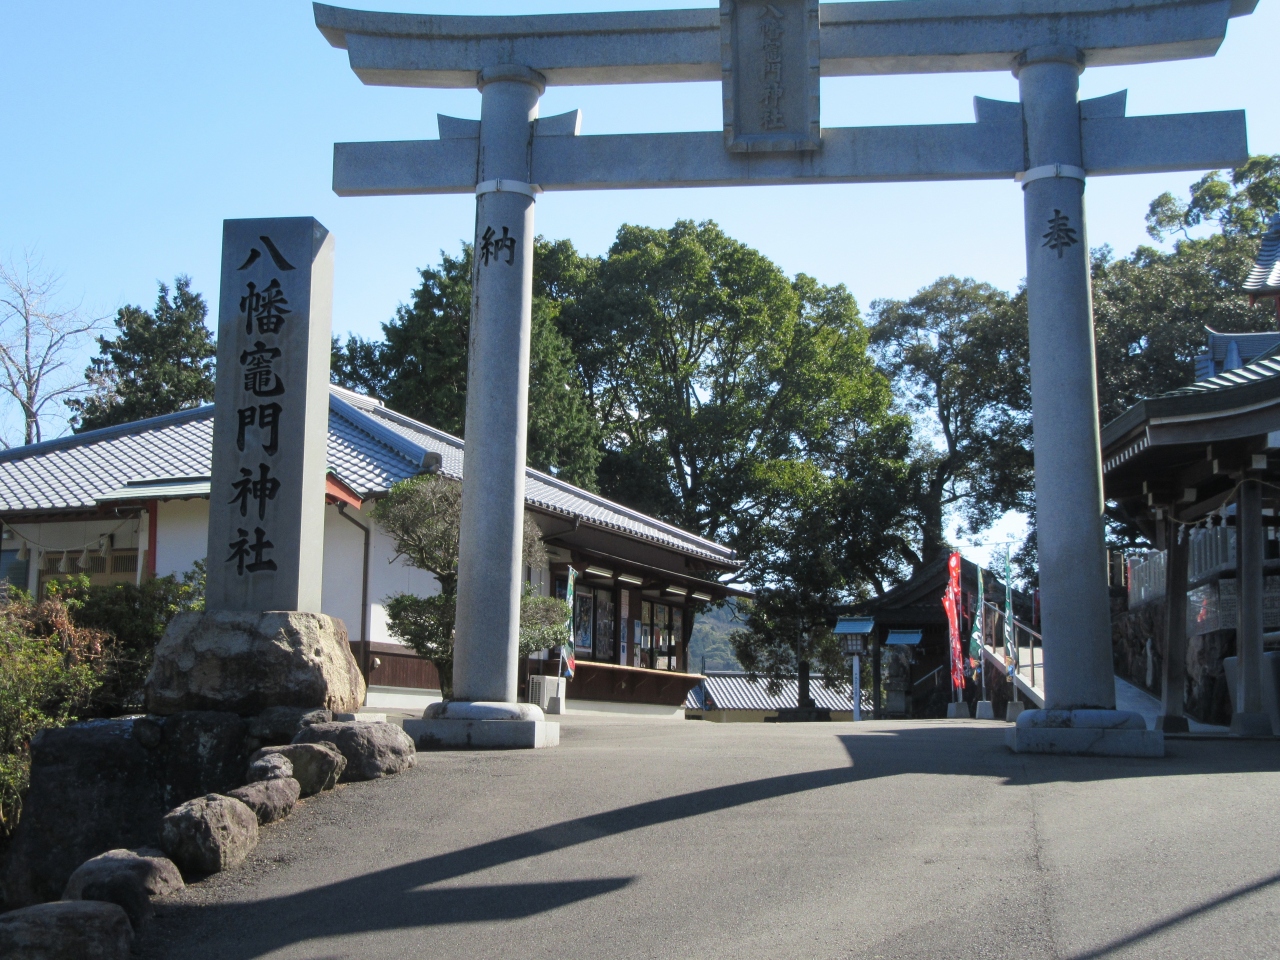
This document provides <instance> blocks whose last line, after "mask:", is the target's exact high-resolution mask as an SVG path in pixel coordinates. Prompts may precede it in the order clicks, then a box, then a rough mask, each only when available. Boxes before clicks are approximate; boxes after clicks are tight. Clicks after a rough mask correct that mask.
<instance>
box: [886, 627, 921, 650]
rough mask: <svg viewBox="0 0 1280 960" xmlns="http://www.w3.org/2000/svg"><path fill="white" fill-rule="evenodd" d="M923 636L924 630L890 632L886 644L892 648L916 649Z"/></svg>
mask: <svg viewBox="0 0 1280 960" xmlns="http://www.w3.org/2000/svg"><path fill="white" fill-rule="evenodd" d="M922 636H924V631H922V630H890V631H889V636H888V638H887V639H886V640H885V644H887V645H888V646H891V647H894V646H897V647H914V646H915V645H916V644H917V643H919V642H920V638H921V637H922Z"/></svg>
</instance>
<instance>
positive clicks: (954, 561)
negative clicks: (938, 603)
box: [942, 553, 964, 690]
mask: <svg viewBox="0 0 1280 960" xmlns="http://www.w3.org/2000/svg"><path fill="white" fill-rule="evenodd" d="M947 573H948V575H949V576H948V578H947V590H946V592H945V593H944V594H943V596H942V608H943V609H944V610H946V611H947V625H948V626H949V627H950V628H951V688H952V689H953V690H963V689H964V651H963V649H962V648H961V646H960V554H958V553H953V554H951V556H950V557H949V558H948V559H947Z"/></svg>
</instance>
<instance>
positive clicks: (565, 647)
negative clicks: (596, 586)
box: [560, 567, 578, 677]
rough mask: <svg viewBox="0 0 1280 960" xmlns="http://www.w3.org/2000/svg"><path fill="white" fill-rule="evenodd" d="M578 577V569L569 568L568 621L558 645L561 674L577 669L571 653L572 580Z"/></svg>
mask: <svg viewBox="0 0 1280 960" xmlns="http://www.w3.org/2000/svg"><path fill="white" fill-rule="evenodd" d="M577 578H578V571H577V570H575V569H573V567H570V568H569V582H568V584H567V585H566V586H565V592H564V598H565V600H566V601H567V602H568V604H569V621H568V622H567V623H566V624H565V625H564V630H565V638H566V639H565V641H564V643H563V644H562V645H561V647H560V661H561V664H562V666H561V671H560V672H561V674H562V675H564V676H566V677H572V676H573V672H574V671H575V670H577V669H578V661H577V658H576V657H574V655H573V582H574V581H575V580H576V579H577Z"/></svg>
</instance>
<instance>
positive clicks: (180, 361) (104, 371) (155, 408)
mask: <svg viewBox="0 0 1280 960" xmlns="http://www.w3.org/2000/svg"><path fill="white" fill-rule="evenodd" d="M159 287H160V292H159V294H158V296H157V297H156V305H155V310H154V312H151V311H147V310H143V309H142V308H141V307H135V306H125V307H121V308H120V310H119V311H117V313H116V318H115V325H116V331H117V333H116V336H115V337H112V338H110V339H109V338H107V337H99V338H98V356H96V357H94V358H93V359H92V360H91V361H90V362H89V367H88V368H87V369H86V370H85V380H86V381H88V383H89V384H90V386H91V387H92V389H93V392H92V393H91V394H90V395H89V396H87V397H84V398H76V399H72V400H68V401H67V406H68V407H70V408H71V410H72V411H73V413H72V417H71V427H72V429H73V430H74V431H75V432H76V433H82V432H84V431H85V430H97V429H98V428H100V427H110V426H115V425H116V424H120V423H131V422H132V421H134V420H144V419H146V418H147V417H158V416H161V415H162V414H166V413H174V412H175V411H178V410H185V409H187V408H189V407H194V406H197V405H199V404H201V403H209V402H211V401H212V400H213V377H214V358H215V356H216V353H217V348H216V346H215V344H214V338H213V335H212V334H211V333H210V332H209V328H208V327H206V326H205V317H206V316H208V312H209V308H208V307H207V306H206V305H205V302H204V297H202V296H201V295H200V294H198V293H195V292H193V291H192V289H191V278H190V277H186V276H181V277H178V278H177V279H175V280H174V289H173V293H172V295H170V291H169V288H168V287H167V286H166V285H165V284H163V283H161V284H160V285H159Z"/></svg>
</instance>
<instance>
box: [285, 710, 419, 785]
mask: <svg viewBox="0 0 1280 960" xmlns="http://www.w3.org/2000/svg"><path fill="white" fill-rule="evenodd" d="M294 743H297V744H303V743H329V744H332V745H333V746H335V747H337V748H338V750H339V751H340V752H341V753H342V755H343V756H344V757H345V758H346V760H347V765H346V769H345V770H344V771H343V772H342V777H341V780H342V782H343V783H346V782H349V781H352V780H377V779H379V778H381V777H389V776H392V775H394V774H397V773H400V772H401V771H403V770H407V769H409V768H410V767H412V766H413V765H414V764H415V763H417V761H418V753H417V748H416V747H415V746H414V742H413V740H412V738H410V737H409V736H408V735H407V734H406V733H405V732H404V730H402V729H401V728H400V727H399V726H397V725H396V724H394V723H366V722H364V721H362V720H349V721H345V722H342V723H313V724H311V725H310V726H308V727H305V728H303V729H302V730H300V731H299V732H298V735H297V736H296V737H295V738H294Z"/></svg>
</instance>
